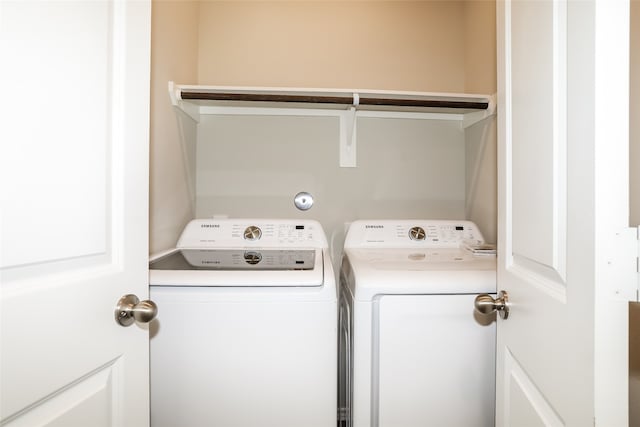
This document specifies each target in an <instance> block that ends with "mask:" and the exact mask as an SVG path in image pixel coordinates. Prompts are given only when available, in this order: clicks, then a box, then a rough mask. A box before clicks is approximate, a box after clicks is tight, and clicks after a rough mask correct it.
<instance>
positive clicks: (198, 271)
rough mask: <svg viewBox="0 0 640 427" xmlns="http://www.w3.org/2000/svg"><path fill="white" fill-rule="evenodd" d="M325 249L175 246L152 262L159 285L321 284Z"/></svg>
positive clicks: (154, 282)
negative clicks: (178, 247) (183, 247)
mask: <svg viewBox="0 0 640 427" xmlns="http://www.w3.org/2000/svg"><path fill="white" fill-rule="evenodd" d="M323 257H324V254H323V251H322V249H303V250H301V249H295V250H293V249H266V250H265V249H258V248H250V249H227V250H219V249H214V250H213V249H175V250H173V251H171V252H169V253H167V254H164V255H161V256H159V257H156V258H152V259H151V261H150V262H149V284H150V285H155V286H218V287H234V286H247V287H254V286H259V287H285V286H286V287H291V286H321V285H322V284H323V282H324V269H323Z"/></svg>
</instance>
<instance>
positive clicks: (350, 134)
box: [340, 93, 360, 168]
mask: <svg viewBox="0 0 640 427" xmlns="http://www.w3.org/2000/svg"><path fill="white" fill-rule="evenodd" d="M359 101H360V97H359V96H358V94H357V93H354V94H353V105H352V106H351V107H349V109H348V110H347V111H344V112H342V113H341V114H340V167H341V168H355V167H356V166H357V156H356V146H357V139H356V134H357V126H356V119H357V107H358V104H359Z"/></svg>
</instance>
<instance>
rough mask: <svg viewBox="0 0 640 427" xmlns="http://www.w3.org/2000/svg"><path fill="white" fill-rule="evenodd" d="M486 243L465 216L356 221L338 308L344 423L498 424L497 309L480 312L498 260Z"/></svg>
mask: <svg viewBox="0 0 640 427" xmlns="http://www.w3.org/2000/svg"><path fill="white" fill-rule="evenodd" d="M482 241H483V238H482V235H481V234H480V231H479V230H478V228H477V227H476V226H475V225H474V224H473V223H471V222H468V221H431V220H416V221H413V220H398V221H392V220H384V221H380V220H371V221H355V222H353V223H352V224H351V226H350V227H349V231H348V233H347V237H346V239H345V250H344V258H343V263H342V270H341V274H340V276H341V279H340V285H341V286H340V310H339V311H340V315H339V317H340V340H339V347H340V358H341V362H340V370H341V372H340V378H341V380H340V381H341V388H342V389H344V390H346V392H345V394H344V396H342V399H341V400H342V402H341V408H340V409H341V415H342V417H343V418H344V419H346V421H347V423H346V424H347V425H353V426H355V427H365V426H366V427H380V426H383V427H399V426H402V427H412V426H416V427H417V426H427V425H428V426H436V427H455V426H459V427H471V426H493V425H494V404H495V402H494V399H495V397H494V396H495V337H496V328H495V314H493V315H491V316H483V315H479V314H476V313H475V311H474V299H475V297H476V296H477V295H478V294H480V293H489V294H495V292H496V273H495V271H496V260H495V255H491V251H488V252H489V254H487V251H486V247H485V248H482V247H481V245H479V243H481V242H482ZM463 242H466V243H473V244H475V245H474V247H475V248H479V249H478V252H481V253H482V255H474V254H473V252H472V251H470V250H467V249H465V248H462V247H461V245H463ZM483 251H484V252H483Z"/></svg>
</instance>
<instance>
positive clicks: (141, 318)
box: [115, 294, 158, 326]
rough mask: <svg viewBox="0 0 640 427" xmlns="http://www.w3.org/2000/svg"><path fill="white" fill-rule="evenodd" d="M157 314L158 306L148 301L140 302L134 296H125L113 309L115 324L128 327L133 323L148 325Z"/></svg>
mask: <svg viewBox="0 0 640 427" xmlns="http://www.w3.org/2000/svg"><path fill="white" fill-rule="evenodd" d="M157 314H158V306H157V305H156V303H154V302H153V301H150V300H145V301H140V299H139V298H138V297H137V296H135V295H131V294H129V295H125V296H123V297H122V298H120V300H119V301H118V305H117V306H116V309H115V317H116V322H118V323H119V324H120V325H122V326H130V325H131V324H133V322H140V323H149V322H151V321H152V320H153V319H155V317H156V315H157Z"/></svg>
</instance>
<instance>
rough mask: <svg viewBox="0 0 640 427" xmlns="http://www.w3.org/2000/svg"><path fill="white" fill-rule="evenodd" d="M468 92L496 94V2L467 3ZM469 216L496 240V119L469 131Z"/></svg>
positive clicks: (467, 205) (479, 124)
mask: <svg viewBox="0 0 640 427" xmlns="http://www.w3.org/2000/svg"><path fill="white" fill-rule="evenodd" d="M464 22H465V42H464V47H465V55H464V59H465V61H464V63H465V91H466V92H468V93H485V94H494V93H495V92H496V85H497V81H496V6H495V2H494V1H484V0H471V1H467V2H465V8H464ZM466 164H467V167H466V171H467V180H466V188H467V192H466V193H467V200H466V217H467V219H470V220H471V221H474V222H475V223H476V224H477V225H478V227H479V228H480V230H482V232H483V234H484V238H485V240H487V241H489V242H494V243H495V242H496V241H497V215H498V205H497V204H498V189H497V179H498V178H497V167H498V165H497V134H496V120H495V118H492V119H489V120H485V121H484V122H481V123H478V124H476V125H474V126H472V127H470V128H469V129H468V130H467V132H466Z"/></svg>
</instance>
